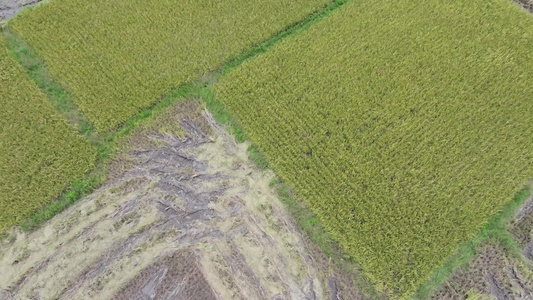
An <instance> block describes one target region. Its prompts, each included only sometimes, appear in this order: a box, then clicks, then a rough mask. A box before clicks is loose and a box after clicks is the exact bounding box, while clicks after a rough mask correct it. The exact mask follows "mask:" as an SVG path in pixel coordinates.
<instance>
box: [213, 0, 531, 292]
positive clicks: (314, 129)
mask: <svg viewBox="0 0 533 300" xmlns="http://www.w3.org/2000/svg"><path fill="white" fill-rule="evenodd" d="M532 28H533V19H531V17H530V16H529V15H528V14H527V13H526V12H525V11H522V10H520V9H519V8H518V7H517V6H515V5H513V4H511V3H508V2H505V1H500V0H489V1H486V0H483V1H481V0H472V1H451V0H432V1H428V2H425V3H424V5H420V3H419V2H416V1H412V0H402V1H394V2H387V3H383V2H379V3H378V2H371V1H370V2H368V1H367V2H360V1H357V2H350V3H349V4H346V5H345V6H344V7H343V8H342V9H340V10H337V11H335V12H333V13H332V14H331V15H330V16H329V17H328V18H325V19H324V20H322V21H321V22H319V23H317V24H315V25H314V26H313V27H311V28H310V29H309V30H308V31H305V32H303V33H301V34H299V35H297V36H294V37H291V38H289V39H286V40H284V41H283V42H281V43H280V44H278V45H277V46H276V47H274V48H273V49H271V50H270V51H269V52H268V53H266V54H264V55H262V56H259V57H258V58H256V59H254V60H252V61H248V62H246V63H244V64H243V65H242V66H241V67H240V68H238V69H237V70H236V71H233V72H231V73H229V74H228V75H227V76H226V77H224V78H222V80H221V82H220V83H219V84H218V85H217V87H216V89H215V96H216V99H217V101H221V102H222V103H223V104H224V105H225V106H226V107H227V108H228V110H229V111H230V112H232V113H234V114H235V115H236V117H237V118H238V121H239V122H240V124H241V125H242V127H243V128H244V129H245V134H246V136H247V137H249V138H250V140H251V141H252V142H253V143H254V144H255V145H256V146H257V148H258V150H259V152H261V153H262V154H264V156H265V157H266V159H267V161H268V163H269V165H270V166H271V167H272V168H273V169H274V170H275V171H276V172H277V173H278V174H279V175H280V177H281V178H282V179H283V181H285V182H287V183H288V184H289V185H290V186H292V187H294V189H295V192H296V193H297V194H298V195H299V196H300V197H301V198H302V199H305V201H307V202H308V203H309V205H310V207H311V208H312V210H313V211H314V212H315V213H316V214H317V215H318V217H319V218H320V220H321V221H322V223H323V224H324V226H325V227H326V228H327V230H329V231H330V232H331V233H332V234H333V236H334V239H336V240H337V241H338V242H339V243H340V245H341V246H342V247H343V249H344V250H345V251H346V252H347V253H348V254H349V255H350V256H351V257H354V258H356V259H357V261H359V262H360V263H361V265H362V268H363V270H364V271H365V272H366V273H367V274H368V276H369V277H370V279H371V280H372V281H373V282H374V283H375V284H376V286H377V288H378V290H380V291H384V292H386V293H388V294H389V295H391V296H392V297H404V298H405V297H410V295H412V294H413V293H414V292H415V291H416V290H417V288H418V287H419V285H420V284H422V283H423V282H424V281H426V280H428V279H429V276H430V274H431V273H432V271H433V270H434V269H435V268H436V267H438V266H439V265H441V264H443V263H444V260H445V259H446V257H448V256H449V255H451V254H452V253H453V252H454V251H456V250H457V249H458V246H459V244H460V243H461V242H464V241H466V240H468V239H470V238H473V237H474V235H475V234H476V233H477V232H478V231H479V230H480V229H481V228H482V226H483V225H484V224H485V223H486V222H487V221H488V220H489V217H490V216H491V215H493V214H495V213H497V212H499V211H500V210H501V209H502V208H503V207H504V205H505V204H506V203H508V202H509V201H510V200H511V199H512V195H513V194H515V193H516V192H517V191H518V190H520V189H521V188H522V187H523V185H524V183H525V182H526V181H527V180H528V179H530V178H531V177H533V150H532V149H533V139H531V136H532V135H533V126H531V120H532V117H533V102H531V97H532V96H533V86H532V85H531V83H530V78H533V59H532V57H531V55H532V54H531V51H530V49H531V48H532V47H533V35H531V34H529V32H531V29H532Z"/></svg>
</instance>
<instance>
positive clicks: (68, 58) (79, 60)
mask: <svg viewBox="0 0 533 300" xmlns="http://www.w3.org/2000/svg"><path fill="white" fill-rule="evenodd" d="M330 2H331V0H293V1H287V0H272V1H268V2H264V1H253V0H239V1H208V0H195V1H190V0H179V1H170V0H164V1H161V0H148V1H147V0H133V1H132V0H117V1H107V0H96V1H85V0H54V1H51V2H49V3H45V4H43V5H41V6H39V7H37V8H34V9H33V10H31V11H25V12H23V13H22V14H21V15H19V16H18V17H17V18H15V19H14V20H11V21H10V23H9V27H10V29H11V30H13V31H14V32H15V33H16V34H17V35H18V36H19V37H20V38H22V39H23V40H24V41H25V42H27V43H28V44H29V45H30V46H31V47H32V48H33V49H34V50H35V51H36V52H37V55H38V56H39V57H40V58H42V59H43V60H44V61H45V63H46V65H47V67H48V70H49V72H50V74H51V76H52V77H53V79H54V80H56V81H57V82H58V83H60V84H61V85H62V86H63V87H64V88H65V89H66V90H67V91H68V92H69V93H70V94H72V95H73V97H74V102H75V103H76V104H77V105H78V106H79V107H80V109H81V110H82V111H83V113H84V114H85V116H86V117H87V118H88V120H89V121H90V122H91V123H92V124H93V125H94V126H95V128H96V129H97V131H99V132H107V131H110V130H112V129H114V128H116V127H117V126H119V125H120V124H122V123H123V122H125V121H126V120H128V119H129V118H131V117H133V116H134V115H136V114H137V113H138V112H139V111H140V110H141V109H142V108H147V107H150V106H151V105H153V104H154V103H156V102H158V101H159V100H160V99H161V97H163V96H164V95H165V94H167V93H169V92H170V91H172V90H173V89H175V88H177V87H179V86H181V85H183V84H187V83H189V82H191V81H192V80H195V79H198V78H200V77H201V76H203V75H205V74H206V73H208V71H212V70H214V69H216V68H218V67H220V66H221V65H222V64H223V63H224V62H227V61H229V60H231V59H233V58H235V57H237V56H239V55H240V54H242V53H243V51H245V50H247V49H249V48H250V47H252V46H254V45H256V44H258V43H260V42H262V41H264V40H266V39H267V38H269V37H271V36H272V35H274V34H276V33H278V32H280V31H282V30H284V29H285V28H286V27H288V26H290V25H292V24H294V23H297V22H298V21H300V20H302V19H304V18H305V17H307V16H308V15H310V14H311V13H313V12H315V11H317V10H320V9H321V8H323V7H324V6H326V5H327V4H329V3H330Z"/></svg>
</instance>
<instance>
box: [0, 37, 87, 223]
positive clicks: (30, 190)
mask: <svg viewBox="0 0 533 300" xmlns="http://www.w3.org/2000/svg"><path fill="white" fill-rule="evenodd" d="M95 159H96V154H95V152H94V150H93V149H92V148H91V146H90V145H89V143H88V142H87V141H86V140H85V139H84V138H83V137H81V136H80V135H78V134H77V133H76V130H75V129H74V128H73V127H72V126H70V125H68V124H67V123H66V121H65V120H64V119H63V117H62V116H61V115H60V114H59V113H58V112H57V111H56V110H55V109H54V107H52V105H51V104H50V102H49V101H48V99H46V97H45V96H44V94H42V93H41V91H40V90H39V88H38V87H37V86H36V85H35V83H34V82H33V81H31V79H30V78H29V77H28V76H27V75H26V73H25V72H24V70H23V69H22V67H21V66H20V65H19V64H18V63H17V62H16V61H15V59H14V58H13V57H12V56H11V55H10V53H9V52H8V50H7V48H6V45H5V40H4V38H3V36H0V232H3V231H5V230H8V229H9V228H10V227H11V226H13V225H15V224H17V223H18V222H20V221H21V220H23V219H24V218H26V217H28V216H30V215H31V214H32V213H34V212H36V211H37V210H39V209H40V208H41V207H42V206H43V205H45V204H47V203H49V202H50V201H51V200H52V199H54V198H55V197H57V196H58V195H59V194H60V193H61V192H62V191H63V190H64V189H65V188H67V187H68V186H69V185H70V184H72V182H74V181H75V180H76V179H78V178H80V176H82V175H84V174H85V173H86V172H88V171H89V170H91V169H92V167H93V165H94V161H95Z"/></svg>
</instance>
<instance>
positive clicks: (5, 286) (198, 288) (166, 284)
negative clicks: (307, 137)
mask: <svg viewBox="0 0 533 300" xmlns="http://www.w3.org/2000/svg"><path fill="white" fill-rule="evenodd" d="M195 105H196V106H195ZM197 105H198V102H194V101H193V102H187V103H185V104H183V105H178V106H177V107H175V108H172V109H171V110H169V114H165V115H160V116H158V117H157V118H156V119H157V125H156V126H146V127H144V129H143V130H144V131H141V132H140V133H139V132H136V133H134V134H133V135H132V136H133V138H131V139H127V140H125V141H124V143H125V144H124V145H125V148H126V149H128V150H127V155H124V156H122V157H119V158H117V160H119V161H116V162H115V164H114V165H113V166H114V168H115V172H114V175H113V177H114V179H113V180H112V181H110V182H108V183H106V184H105V185H104V186H103V187H102V188H100V189H99V190H98V191H96V192H95V193H93V194H92V195H90V196H88V197H86V198H84V199H82V200H81V201H80V202H79V203H77V204H76V205H75V206H73V207H71V208H70V209H69V210H67V211H65V212H64V213H62V214H59V215H57V216H56V217H55V218H54V219H52V220H51V221H50V222H49V223H48V224H46V225H45V226H44V227H42V228H40V229H38V230H37V231H36V232H34V233H32V234H30V235H26V234H21V233H18V232H13V234H12V235H11V236H9V237H8V238H6V239H5V240H3V241H2V244H1V246H0V274H2V276H0V295H2V294H1V293H2V292H3V293H4V295H8V296H6V297H13V298H15V299H19V298H20V299H27V298H32V297H36V298H39V299H52V298H53V299H121V298H128V299H131V298H133V299H149V298H150V296H151V295H156V296H157V297H158V298H159V297H164V296H168V297H170V298H171V299H174V298H176V297H177V298H179V296H182V297H184V298H185V299H191V298H189V296H188V295H192V294H194V295H196V296H197V297H200V296H201V297H200V298H198V299H212V298H213V297H212V296H216V297H218V298H217V299H327V298H329V288H328V286H327V285H326V276H328V278H329V279H330V280H333V282H344V279H345V277H343V275H342V274H338V273H336V272H334V271H332V269H330V266H329V265H328V264H327V263H325V264H321V263H318V262H321V261H324V259H323V258H319V257H316V256H314V255H315V253H313V252H311V251H312V250H309V249H313V248H312V245H307V244H306V243H305V241H304V239H303V237H302V236H301V234H300V233H299V232H298V230H297V228H296V226H295V225H294V224H293V223H292V222H291V218H290V216H289V215H288V214H287V212H286V211H285V210H284V207H283V205H282V203H281V202H280V201H279V200H278V199H277V198H276V196H275V193H274V191H273V190H272V189H271V188H270V187H269V183H270V180H271V179H272V176H273V174H272V173H271V172H264V171H259V170H257V169H256V168H255V167H254V166H253V165H252V164H251V163H250V162H249V161H248V158H247V155H248V154H247V152H246V149H247V146H248V145H246V144H240V145H236V144H235V143H234V141H233V139H232V138H231V137H229V136H228V135H227V134H226V133H225V132H224V131H223V130H221V129H220V128H219V127H218V126H217V125H216V123H215V122H214V121H213V119H212V118H211V116H210V115H209V114H208V113H207V112H205V111H204V110H203V109H201V108H198V106H197ZM176 112H178V113H177V114H176ZM183 112H186V113H185V114H183ZM172 121H174V124H175V123H178V124H180V127H182V129H181V131H178V130H175V126H174V125H173V124H172ZM160 128H167V129H168V128H174V129H172V130H169V131H166V132H165V133H160V132H159V131H158V130H157V129H160ZM170 132H173V133H170ZM175 133H178V134H175ZM120 161H123V162H126V163H124V164H121V163H120ZM125 165H129V167H124V166H125ZM326 261H327V260H326ZM183 268H185V269H183ZM186 270H189V271H190V272H188V273H187V274H185V273H184V271H186ZM50 278H54V280H49V279H50ZM339 286H341V285H339ZM343 287H344V289H339V290H335V293H337V292H338V293H339V294H340V295H343V293H345V294H348V295H352V296H354V297H351V298H350V299H358V298H360V297H359V296H358V294H357V292H356V291H355V292H354V291H353V290H352V289H353V287H351V286H346V285H344V286H343ZM0 298H1V296H0ZM159 299H160V298H159ZM193 299H194V298H193Z"/></svg>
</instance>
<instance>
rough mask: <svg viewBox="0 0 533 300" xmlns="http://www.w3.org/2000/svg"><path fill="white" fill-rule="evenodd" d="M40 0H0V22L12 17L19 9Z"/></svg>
mask: <svg viewBox="0 0 533 300" xmlns="http://www.w3.org/2000/svg"><path fill="white" fill-rule="evenodd" d="M41 1H42V0H0V22H1V21H6V20H9V19H11V18H12V17H14V16H15V15H16V14H17V13H18V12H19V11H20V10H22V9H24V8H26V7H31V6H34V5H36V4H37V3H39V2H41Z"/></svg>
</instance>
